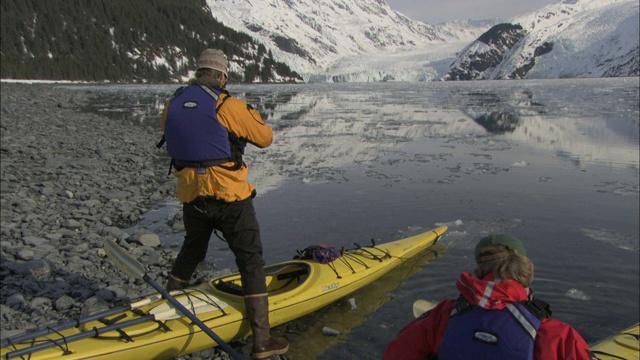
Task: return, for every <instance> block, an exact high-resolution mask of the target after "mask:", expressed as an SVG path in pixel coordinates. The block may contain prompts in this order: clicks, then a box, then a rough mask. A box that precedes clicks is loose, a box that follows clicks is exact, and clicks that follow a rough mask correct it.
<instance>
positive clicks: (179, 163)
mask: <svg viewBox="0 0 640 360" xmlns="http://www.w3.org/2000/svg"><path fill="white" fill-rule="evenodd" d="M229 161H231V158H224V159H214V160H202V161H184V160H177V159H172V160H171V162H172V163H173V166H174V167H175V168H176V170H178V171H180V170H182V169H183V168H198V169H199V168H208V167H212V166H219V165H222V164H224V163H227V162H229Z"/></svg>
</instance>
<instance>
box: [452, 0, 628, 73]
mask: <svg viewBox="0 0 640 360" xmlns="http://www.w3.org/2000/svg"><path fill="white" fill-rule="evenodd" d="M638 8H639V6H638V2H637V1H636V0H564V1H561V2H558V3H556V4H552V5H549V6H546V7H544V8H543V9H541V10H539V11H537V12H533V13H530V14H527V15H525V16H521V17H517V18H514V19H512V20H511V21H510V22H509V23H510V24H511V25H512V26H518V25H519V26H521V27H522V34H520V37H511V38H509V35H505V34H498V36H497V37H494V40H495V39H500V40H506V39H511V40H512V42H513V43H514V44H513V45H512V46H508V47H507V48H503V49H499V48H496V47H495V46H491V45H488V44H485V43H483V42H482V41H481V40H480V39H479V40H476V41H475V42H474V43H472V44H471V45H470V46H468V47H467V48H466V49H465V50H464V51H463V52H462V53H461V54H460V55H459V56H458V58H457V59H456V61H455V62H454V64H453V65H452V67H451V71H450V72H449V73H448V74H447V75H446V76H445V77H444V79H445V80H450V79H456V78H458V77H467V78H470V79H517V78H526V79H543V78H547V79H550V78H574V77H611V76H638V75H640V69H639V66H638V49H639V48H638V44H639V41H638V39H639V36H638V33H639V28H638V24H639V21H640V18H639V16H638V14H639V9H638ZM511 35H513V34H511ZM513 40H515V41H513ZM490 51H497V52H498V54H499V56H494V57H492V58H488V57H487V55H486V54H487V53H488V52H490ZM478 58H482V59H483V60H484V63H483V66H482V67H478V66H477V63H475V64H474V63H473V60H474V59H478Z"/></svg>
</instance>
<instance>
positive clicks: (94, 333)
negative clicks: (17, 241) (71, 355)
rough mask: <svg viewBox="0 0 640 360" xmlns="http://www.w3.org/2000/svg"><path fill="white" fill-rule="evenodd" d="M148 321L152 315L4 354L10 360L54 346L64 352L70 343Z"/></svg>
mask: <svg viewBox="0 0 640 360" xmlns="http://www.w3.org/2000/svg"><path fill="white" fill-rule="evenodd" d="M150 320H154V316H153V315H147V316H145V317H141V318H138V319H134V320H129V321H125V322H122V323H119V324H112V325H106V326H103V327H100V328H96V327H94V328H93V329H92V330H87V331H83V332H81V333H78V334H75V335H70V336H65V337H61V338H59V339H56V340H50V341H47V342H43V343H40V344H37V345H33V346H28V347H26V348H23V349H19V350H14V351H11V352H8V353H7V354H6V358H7V359H12V358H15V357H19V356H24V355H29V354H32V353H34V352H36V351H40V350H45V349H49V348H52V347H56V346H60V348H61V349H62V350H63V351H64V347H67V345H68V343H70V342H72V341H76V340H81V339H86V338H90V337H95V336H98V335H101V334H104V333H106V332H109V331H115V330H120V329H122V328H125V327H127V326H133V325H137V324H142V323H144V322H147V321H150Z"/></svg>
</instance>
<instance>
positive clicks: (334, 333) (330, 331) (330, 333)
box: [322, 326, 340, 336]
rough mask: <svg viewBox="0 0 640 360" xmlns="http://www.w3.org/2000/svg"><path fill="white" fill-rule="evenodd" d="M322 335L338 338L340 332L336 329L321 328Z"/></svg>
mask: <svg viewBox="0 0 640 360" xmlns="http://www.w3.org/2000/svg"><path fill="white" fill-rule="evenodd" d="M322 335H324V336H338V335H340V331H338V330H336V329H332V328H330V327H328V326H325V327H323V328H322Z"/></svg>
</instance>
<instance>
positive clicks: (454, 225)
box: [435, 219, 463, 227]
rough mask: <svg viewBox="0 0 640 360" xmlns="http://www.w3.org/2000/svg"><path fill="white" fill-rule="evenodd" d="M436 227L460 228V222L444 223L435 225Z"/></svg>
mask: <svg viewBox="0 0 640 360" xmlns="http://www.w3.org/2000/svg"><path fill="white" fill-rule="evenodd" d="M435 225H436V226H445V225H446V226H448V227H460V226H462V225H463V224H462V220H460V219H458V220H456V221H452V222H446V223H444V222H443V223H436V224H435Z"/></svg>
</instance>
